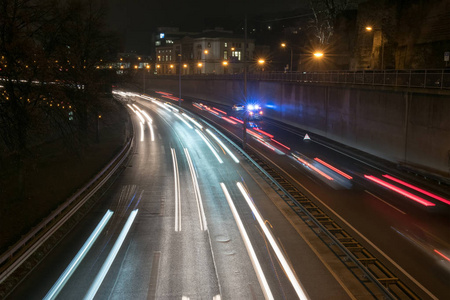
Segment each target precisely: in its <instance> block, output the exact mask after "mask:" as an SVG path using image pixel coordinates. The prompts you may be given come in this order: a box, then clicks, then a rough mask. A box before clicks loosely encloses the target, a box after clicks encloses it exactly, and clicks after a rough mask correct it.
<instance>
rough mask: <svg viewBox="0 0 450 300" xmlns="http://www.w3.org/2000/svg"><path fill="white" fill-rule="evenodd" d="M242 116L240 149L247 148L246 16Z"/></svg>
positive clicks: (245, 25) (245, 26) (245, 22)
mask: <svg viewBox="0 0 450 300" xmlns="http://www.w3.org/2000/svg"><path fill="white" fill-rule="evenodd" d="M244 105H245V107H244V114H243V115H244V116H243V118H242V119H243V124H242V149H243V150H244V151H245V148H246V147H247V14H246V15H245V21H244Z"/></svg>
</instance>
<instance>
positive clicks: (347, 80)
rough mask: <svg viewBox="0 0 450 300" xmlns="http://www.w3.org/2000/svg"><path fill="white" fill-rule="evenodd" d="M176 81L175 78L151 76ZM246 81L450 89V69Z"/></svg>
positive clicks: (254, 76)
mask: <svg viewBox="0 0 450 300" xmlns="http://www.w3.org/2000/svg"><path fill="white" fill-rule="evenodd" d="M154 76H155V77H156V78H158V77H159V78H164V77H165V78H177V79H178V75H154ZM183 79H201V80H204V79H211V80H214V79H215V80H223V79H228V80H244V74H242V73H240V74H219V75H215V74H198V75H182V80H183ZM247 80H264V81H283V82H299V83H334V84H353V85H370V86H389V87H406V88H426V89H441V90H448V89H450V69H436V70H434V69H431V70H362V71H327V72H260V73H249V74H247Z"/></svg>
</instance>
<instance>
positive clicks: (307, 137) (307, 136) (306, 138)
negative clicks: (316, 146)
mask: <svg viewBox="0 0 450 300" xmlns="http://www.w3.org/2000/svg"><path fill="white" fill-rule="evenodd" d="M310 139H311V138H310V137H309V135H308V134H305V137H304V138H303V140H310Z"/></svg>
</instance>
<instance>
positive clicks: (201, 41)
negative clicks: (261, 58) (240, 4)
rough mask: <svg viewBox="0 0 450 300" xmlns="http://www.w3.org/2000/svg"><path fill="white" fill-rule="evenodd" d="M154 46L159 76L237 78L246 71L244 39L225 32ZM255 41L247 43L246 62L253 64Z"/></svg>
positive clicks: (164, 39)
mask: <svg viewBox="0 0 450 300" xmlns="http://www.w3.org/2000/svg"><path fill="white" fill-rule="evenodd" d="M157 42H158V44H155V46H156V47H155V58H156V60H155V72H156V73H157V74H179V72H180V69H179V68H180V66H181V68H182V70H181V73H182V74H235V73H242V72H243V71H244V42H245V40H244V37H242V36H240V35H235V34H233V32H232V31H226V30H223V29H222V28H216V29H214V30H205V31H203V32H202V33H197V34H187V35H185V36H184V37H182V38H178V39H173V38H171V37H170V38H169V37H165V35H164V36H161V38H160V40H158V41H157ZM254 50H255V43H254V40H252V39H248V40H247V61H248V63H249V65H251V64H252V63H253V60H254V59H253V56H254Z"/></svg>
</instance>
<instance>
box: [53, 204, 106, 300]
mask: <svg viewBox="0 0 450 300" xmlns="http://www.w3.org/2000/svg"><path fill="white" fill-rule="evenodd" d="M112 215H113V212H112V211H111V210H109V209H108V211H107V212H106V214H105V215H104V216H103V218H102V219H101V221H100V223H98V225H97V227H95V229H94V231H93V232H92V233H91V235H90V236H89V238H88V239H87V240H86V242H85V243H84V245H83V247H81V249H80V251H78V253H77V255H76V256H75V257H74V258H73V260H72V261H71V262H70V264H69V265H68V266H67V268H66V270H65V271H64V272H63V273H62V274H61V276H60V277H59V279H58V280H57V281H56V283H55V284H54V285H53V287H52V288H51V289H50V291H48V293H47V295H45V297H44V300H50V299H55V298H56V296H58V294H59V292H60V291H61V290H62V288H63V287H64V285H65V284H66V283H67V281H68V280H69V278H70V276H72V274H73V272H75V270H76V268H77V267H78V265H79V264H80V262H81V261H82V260H83V258H84V257H85V256H86V253H87V252H88V251H89V249H91V246H92V245H93V244H94V243H95V241H96V240H97V238H98V236H99V235H100V233H101V232H102V231H103V229H104V228H105V226H106V224H107V223H108V221H109V219H110V218H111V216H112Z"/></svg>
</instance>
